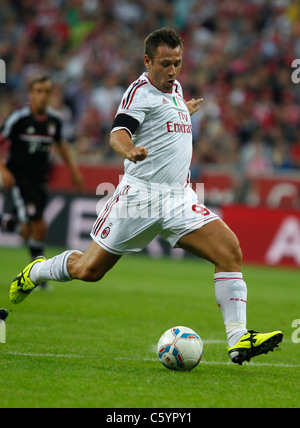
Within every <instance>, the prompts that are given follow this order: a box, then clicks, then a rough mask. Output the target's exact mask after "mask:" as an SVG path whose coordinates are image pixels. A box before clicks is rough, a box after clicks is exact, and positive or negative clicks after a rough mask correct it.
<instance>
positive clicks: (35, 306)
mask: <svg viewBox="0 0 300 428" xmlns="http://www.w3.org/2000/svg"><path fill="white" fill-rule="evenodd" d="M61 251H62V250H61V249H53V248H49V249H48V250H47V257H51V256H52V255H54V254H57V253H58V252H61ZM27 261H28V254H27V251H26V249H25V248H21V249H5V248H0V272H1V276H0V307H5V308H8V306H9V303H8V288H9V284H10V282H11V280H12V279H13V277H14V276H15V275H16V274H17V273H19V271H20V269H21V268H22V267H23V266H24V265H25V264H26V263H27ZM243 272H244V278H245V280H246V282H247V285H248V322H247V326H248V328H250V329H254V330H258V331H266V332H267V331H272V330H278V329H281V330H282V331H283V333H284V340H283V343H282V344H281V345H280V347H279V348H278V350H275V351H274V352H272V353H271V352H270V353H269V354H267V355H261V356H259V357H256V358H254V359H253V360H252V361H251V362H250V363H244V364H243V365H242V366H238V365H234V364H232V363H231V362H230V361H229V358H228V354H227V350H226V337H225V332H224V326H223V321H222V316H221V312H220V310H219V308H218V307H217V304H216V300H215V295H214V283H213V267H212V265H210V264H208V263H205V262H203V261H201V260H197V259H196V258H190V259H182V260H174V259H168V258H162V259H150V258H149V257H148V256H146V255H137V256H133V255H132V256H126V257H123V258H122V259H121V260H120V262H119V263H118V264H117V265H116V266H115V267H114V269H113V270H112V271H110V272H109V273H108V274H107V276H106V277H105V278H104V279H103V280H102V281H101V282H100V283H98V284H89V283H82V282H79V281H73V282H70V283H61V284H59V283H51V284H52V285H53V289H52V290H51V291H45V290H44V291H43V290H41V291H34V292H33V293H32V294H31V295H30V296H29V297H28V299H26V300H25V301H24V302H23V303H21V304H20V305H14V306H11V309H12V310H13V312H11V313H10V315H9V317H8V318H7V322H6V331H7V343H6V344H0V367H1V370H0V379H1V386H2V393H1V394H0V407H1V408H17V407H22V408H70V407H72V408H74V407H76V408H79V407H81V408H92V407H98V408H116V409H117V408H201V407H202V408H203V407H209V408H212V407H223V408H227V407H228V408H233V407H243V408H245V407H248V408H249V407H252V408H253V407H259V408H261V407H273V408H279V407H290V408H291V407H299V405H300V390H299V385H300V343H297V342H299V341H300V331H299V332H297V330H296V328H295V325H296V324H297V322H296V323H294V327H292V323H293V321H294V320H297V319H300V311H299V293H300V290H299V285H300V281H299V278H300V272H299V270H296V269H295V270H292V269H279V268H265V267H257V266H245V267H244V269H243ZM176 325H185V326H188V327H191V328H192V329H194V330H195V331H196V332H198V333H199V334H200V336H201V338H202V339H203V342H204V355H203V359H202V361H201V363H200V364H199V366H197V367H196V368H195V369H194V370H192V371H191V372H172V371H169V370H167V369H166V368H165V367H163V366H162V364H161V363H160V362H159V361H158V359H157V356H156V353H155V351H156V344H157V341H158V339H159V337H160V335H161V334H162V333H163V332H164V331H165V330H167V329H168V328H170V327H173V326H176ZM298 326H300V321H299V324H298Z"/></svg>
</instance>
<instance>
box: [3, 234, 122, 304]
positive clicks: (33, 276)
mask: <svg viewBox="0 0 300 428" xmlns="http://www.w3.org/2000/svg"><path fill="white" fill-rule="evenodd" d="M120 257H121V256H118V255H115V254H111V253H109V252H107V251H105V250H104V249H102V248H101V247H100V246H99V245H98V244H96V243H95V242H92V244H91V245H90V247H89V248H88V250H87V251H86V253H82V252H81V251H77V250H67V251H64V252H63V253H61V254H58V255H57V256H54V257H52V258H51V259H48V260H45V259H44V258H43V257H38V258H36V259H35V260H33V261H32V262H31V263H30V264H29V265H27V266H26V267H25V268H24V269H23V270H22V271H21V272H20V273H19V275H17V276H16V278H15V279H14V280H13V282H12V284H11V286H10V293H9V294H10V300H11V302H12V303H20V302H22V301H23V300H24V299H25V298H26V297H27V296H28V294H30V293H31V291H32V290H34V288H35V287H36V286H37V285H39V284H41V283H43V282H45V281H48V280H54V281H58V282H66V281H71V280H72V279H80V280H82V281H89V282H90V281H93V282H94V281H99V280H100V279H101V278H103V276H104V275H105V274H106V272H108V271H109V270H110V269H111V268H112V267H113V266H114V265H115V264H116V263H117V261H118V260H119V259H120Z"/></svg>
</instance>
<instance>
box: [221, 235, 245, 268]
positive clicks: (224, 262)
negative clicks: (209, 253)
mask: <svg viewBox="0 0 300 428" xmlns="http://www.w3.org/2000/svg"><path fill="white" fill-rule="evenodd" d="M242 261H243V253H242V250H241V247H240V243H239V240H238V238H237V237H236V235H234V234H232V237H231V239H230V240H228V241H227V242H226V243H224V245H223V248H222V250H221V251H220V257H219V258H218V260H217V263H216V265H218V267H219V269H221V270H222V271H223V272H230V271H231V272H239V271H240V270H241V267H242Z"/></svg>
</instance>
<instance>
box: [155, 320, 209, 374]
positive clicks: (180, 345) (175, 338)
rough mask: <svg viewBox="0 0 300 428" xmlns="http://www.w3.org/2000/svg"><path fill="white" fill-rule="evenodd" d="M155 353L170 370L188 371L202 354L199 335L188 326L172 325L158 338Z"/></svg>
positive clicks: (194, 365)
mask: <svg viewBox="0 0 300 428" xmlns="http://www.w3.org/2000/svg"><path fill="white" fill-rule="evenodd" d="M157 355H158V358H159V360H160V362H161V363H162V364H163V365H164V366H165V367H167V368H168V369H170V370H179V371H189V370H192V369H193V368H194V367H196V366H197V365H198V364H199V363H200V361H201V358H202V355H203V343H202V340H201V337H200V336H199V335H198V334H197V333H195V332H194V330H192V329H191V328H188V327H182V326H181V327H172V328H170V329H169V330H167V331H166V332H165V333H164V334H163V335H162V336H161V338H160V339H159V341H158V344H157Z"/></svg>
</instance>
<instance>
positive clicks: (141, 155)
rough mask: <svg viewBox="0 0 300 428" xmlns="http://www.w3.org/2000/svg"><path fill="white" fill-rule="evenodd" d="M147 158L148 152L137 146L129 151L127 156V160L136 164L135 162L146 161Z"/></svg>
mask: <svg viewBox="0 0 300 428" xmlns="http://www.w3.org/2000/svg"><path fill="white" fill-rule="evenodd" d="M147 156H148V150H147V149H145V147H144V146H138V147H134V148H133V149H131V150H130V152H129V153H128V155H127V159H129V160H130V161H131V162H133V163H137V161H142V160H144V159H146V157H147Z"/></svg>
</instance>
